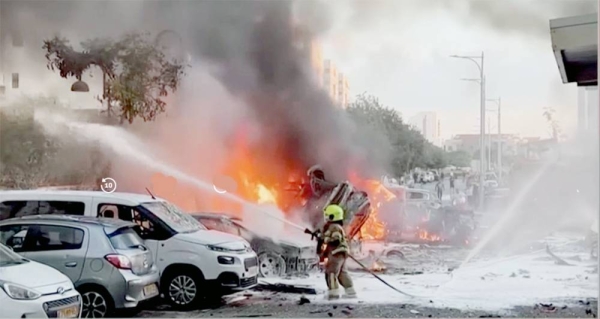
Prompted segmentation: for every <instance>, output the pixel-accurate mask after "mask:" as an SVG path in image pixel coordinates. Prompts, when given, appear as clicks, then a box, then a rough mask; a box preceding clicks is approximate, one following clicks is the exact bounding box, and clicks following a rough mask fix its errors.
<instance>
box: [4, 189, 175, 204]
mask: <svg viewBox="0 0 600 319" xmlns="http://www.w3.org/2000/svg"><path fill="white" fill-rule="evenodd" d="M40 195H43V196H64V197H73V198H77V197H95V198H102V199H106V200H109V199H119V200H121V201H125V202H128V205H131V206H137V205H140V204H142V203H148V202H157V201H164V200H163V199H162V198H158V197H156V198H152V197H151V196H150V195H148V194H136V193H119V192H114V193H105V192H102V191H77V190H39V189H38V190H7V191H0V200H35V199H36V196H40ZM46 200H47V199H46ZM61 200H64V199H61Z"/></svg>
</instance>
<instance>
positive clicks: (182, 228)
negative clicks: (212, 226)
mask: <svg viewBox="0 0 600 319" xmlns="http://www.w3.org/2000/svg"><path fill="white" fill-rule="evenodd" d="M142 207H144V208H145V209H147V210H149V211H150V212H152V213H153V214H154V215H156V216H157V217H158V218H160V219H161V220H162V221H164V222H165V223H166V224H167V225H168V226H169V227H171V228H173V230H175V231H177V232H179V233H191V232H195V231H197V230H206V227H204V225H202V224H201V223H200V222H198V221H197V220H196V219H195V218H193V217H192V216H190V215H189V214H187V213H185V212H183V211H182V210H181V209H179V208H178V207H177V206H175V205H173V204H171V203H169V202H150V203H144V204H142Z"/></svg>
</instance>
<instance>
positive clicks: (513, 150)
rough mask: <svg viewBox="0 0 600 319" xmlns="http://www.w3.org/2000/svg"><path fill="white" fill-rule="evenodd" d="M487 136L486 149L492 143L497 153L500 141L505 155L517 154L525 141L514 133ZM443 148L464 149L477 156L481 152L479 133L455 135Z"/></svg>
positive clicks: (449, 150)
mask: <svg viewBox="0 0 600 319" xmlns="http://www.w3.org/2000/svg"><path fill="white" fill-rule="evenodd" d="M486 136H489V142H488V143H487V144H486V151H487V147H489V145H491V150H492V152H493V153H496V152H497V150H498V142H501V145H502V155H503V156H513V155H517V153H518V148H519V145H521V144H522V143H523V139H521V138H520V137H519V136H517V135H514V134H501V135H498V134H489V135H486ZM443 148H444V150H445V151H447V152H455V151H464V152H467V153H469V154H471V155H473V156H476V155H477V154H478V152H479V134H458V135H455V136H453V137H452V138H451V139H449V140H446V141H444V143H443ZM495 159H496V157H494V156H492V161H495Z"/></svg>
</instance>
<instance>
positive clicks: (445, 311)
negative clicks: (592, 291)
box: [139, 298, 598, 318]
mask: <svg viewBox="0 0 600 319" xmlns="http://www.w3.org/2000/svg"><path fill="white" fill-rule="evenodd" d="M588 302H589V304H587V303H588ZM597 309H598V302H597V300H590V301H574V302H573V304H571V305H565V304H560V305H559V304H556V305H552V306H551V307H543V306H540V305H537V306H536V305H532V306H527V307H517V308H514V309H511V310H506V311H503V312H486V311H469V310H459V309H452V308H423V307H416V306H411V305H409V304H377V305H375V304H360V303H359V304H337V303H336V304H327V303H324V304H323V303H319V304H317V303H308V304H304V305H299V304H298V303H297V302H295V301H291V300H285V299H284V300H277V298H271V299H269V300H264V301H263V302H256V301H252V302H248V301H242V302H236V303H232V304H229V305H227V306H224V307H221V308H217V309H204V310H196V311H190V312H175V311H164V310H163V311H144V312H142V313H140V314H139V317H145V318H150V317H152V318H167V317H169V318H211V317H212V318H235V317H240V318H244V317H246V318H248V317H250V318H263V317H273V318H349V317H350V318H351V317H357V318H361V317H362V318H415V317H416V318H440V317H441V318H465V317H471V318H485V317H488V318H489V317H498V316H500V317H521V318H522V317H528V318H535V317H538V318H539V317H545V318H596V316H597Z"/></svg>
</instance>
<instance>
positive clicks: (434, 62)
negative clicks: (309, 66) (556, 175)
mask: <svg viewBox="0 0 600 319" xmlns="http://www.w3.org/2000/svg"><path fill="white" fill-rule="evenodd" d="M593 12H597V5H596V2H595V1H578V0H562V1H553V0H540V1H528V0H523V1H518V3H517V1H509V0H503V1H486V0H475V1H467V0H464V1H462V0H451V1H443V2H442V1H435V0H426V1H407V0H398V1H395V0H394V1H385V0H372V1H352V2H341V1H332V2H331V4H330V5H329V10H328V11H327V12H326V14H327V15H329V17H333V18H332V19H331V20H330V21H329V22H330V23H331V25H329V26H328V27H329V28H328V31H327V32H324V33H323V34H322V36H321V38H320V41H321V43H322V45H323V48H324V53H325V57H326V58H331V59H333V60H334V61H335V63H336V64H337V66H338V69H340V71H341V72H343V73H345V74H346V75H347V76H348V78H349V82H350V90H351V95H352V96H355V95H356V94H360V93H363V92H367V93H368V94H372V95H375V96H377V97H379V99H380V101H382V102H383V103H384V104H386V105H387V106H389V107H392V108H394V109H396V110H398V111H399V112H400V113H401V114H402V115H403V117H404V118H405V119H407V120H408V119H410V117H412V116H414V115H415V114H417V113H419V112H424V111H435V112H438V114H439V118H440V121H441V135H442V137H443V138H450V137H451V136H452V135H454V134H461V133H462V134H464V133H478V131H479V105H480V104H479V101H480V100H479V85H478V84H477V83H475V82H470V81H461V79H464V78H478V76H479V73H478V68H477V66H476V65H475V64H474V63H472V62H470V61H467V60H462V59H452V58H450V57H449V56H450V55H453V54H456V55H480V54H481V52H482V51H483V52H484V55H485V62H484V63H485V65H484V70H485V75H486V82H487V85H486V98H488V99H495V98H498V97H501V98H502V132H503V133H514V134H520V135H521V136H544V137H545V136H548V135H549V134H550V130H549V125H548V123H547V122H546V120H545V119H544V117H543V116H542V114H543V112H544V108H545V107H551V108H554V109H556V112H557V115H558V117H559V118H560V124H561V128H562V130H563V131H564V132H567V133H568V132H569V131H571V130H572V129H573V128H574V126H575V125H576V114H577V87H576V85H574V84H563V83H562V81H561V78H560V74H559V71H558V67H557V64H556V61H555V59H554V56H553V52H552V47H551V40H550V31H549V20H550V19H553V18H559V17H564V16H570V15H577V14H586V13H593ZM487 108H488V109H490V110H495V109H496V106H495V104H494V103H492V102H489V103H488V105H487ZM488 114H489V116H490V117H492V119H491V130H492V131H493V132H496V130H497V125H496V119H497V114H496V113H495V111H494V112H488Z"/></svg>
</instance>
